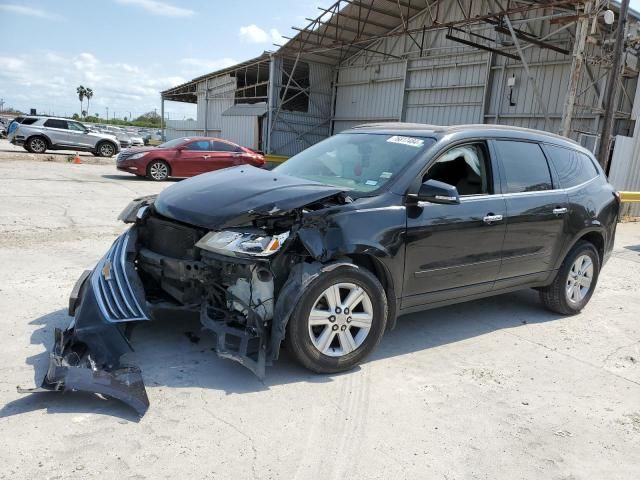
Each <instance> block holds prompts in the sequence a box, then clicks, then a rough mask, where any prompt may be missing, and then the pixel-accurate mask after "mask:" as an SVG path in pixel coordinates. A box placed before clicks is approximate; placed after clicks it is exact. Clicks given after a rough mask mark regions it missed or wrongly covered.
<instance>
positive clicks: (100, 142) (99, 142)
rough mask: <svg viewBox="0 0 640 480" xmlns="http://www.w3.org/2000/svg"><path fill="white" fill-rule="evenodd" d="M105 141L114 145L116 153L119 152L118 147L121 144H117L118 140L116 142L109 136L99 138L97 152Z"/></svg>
mask: <svg viewBox="0 0 640 480" xmlns="http://www.w3.org/2000/svg"><path fill="white" fill-rule="evenodd" d="M105 142H106V143H110V144H111V145H113V149H114V153H117V152H118V148H119V147H120V145H117V144H116V142H114V141H113V140H109V139H108V138H103V139H102V140H98V143H96V152H97V151H98V150H99V149H100V145H102V144H103V143H105Z"/></svg>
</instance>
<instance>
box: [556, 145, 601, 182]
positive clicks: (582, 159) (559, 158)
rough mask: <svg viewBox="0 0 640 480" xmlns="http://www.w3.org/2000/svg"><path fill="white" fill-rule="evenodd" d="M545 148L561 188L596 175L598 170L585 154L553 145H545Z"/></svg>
mask: <svg viewBox="0 0 640 480" xmlns="http://www.w3.org/2000/svg"><path fill="white" fill-rule="evenodd" d="M545 149H546V150H547V152H549V160H551V163H552V164H553V166H554V168H555V169H556V171H557V172H558V179H559V180H560V185H561V186H562V188H571V187H575V186H576V185H580V184H581V183H585V182H588V181H589V180H591V179H592V178H595V177H597V176H598V170H597V169H596V167H595V165H594V164H593V162H592V161H591V159H590V158H589V157H587V156H586V155H585V154H583V153H579V152H576V151H574V150H570V149H568V148H562V147H556V146H555V145H545Z"/></svg>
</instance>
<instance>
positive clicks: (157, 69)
mask: <svg viewBox="0 0 640 480" xmlns="http://www.w3.org/2000/svg"><path fill="white" fill-rule="evenodd" d="M235 63H237V62H236V61H235V60H234V59H231V58H221V59H199V58H185V59H182V60H181V61H177V62H173V63H148V64H140V65H135V66H133V65H130V64H127V63H123V62H121V61H120V62H117V63H116V62H113V63H112V62H110V61H105V60H103V59H102V58H100V57H99V56H98V55H96V54H94V53H91V52H79V53H76V54H72V55H69V54H67V53H63V52H59V51H36V52H34V53H32V54H23V55H11V56H9V55H4V56H3V55H0V91H2V96H3V97H4V99H5V104H6V105H10V106H12V107H15V108H19V109H21V110H23V111H28V109H29V108H36V109H37V110H38V111H40V112H43V113H44V112H46V113H54V114H59V115H65V114H68V115H71V114H73V113H74V112H77V111H78V109H79V102H78V98H77V95H76V87H77V86H78V85H84V86H85V87H90V88H91V89H92V90H93V91H94V97H93V98H92V100H91V112H90V113H92V114H93V113H95V112H98V113H100V115H101V116H103V115H104V113H105V108H106V107H109V112H111V113H112V114H113V113H114V112H115V113H116V115H118V116H119V117H120V118H121V117H122V116H125V115H126V116H127V117H128V116H129V112H131V114H132V115H140V114H142V113H144V112H148V111H150V110H153V109H154V108H158V109H159V107H160V91H162V90H165V89H167V88H170V87H173V86H175V85H180V84H182V83H185V82H186V81H188V80H190V79H191V78H194V77H196V76H198V75H201V74H203V73H207V72H211V71H215V70H218V69H220V68H224V67H226V66H229V65H232V64H235ZM194 110H195V107H194V106H193V105H192V104H181V103H174V102H169V103H168V104H167V105H166V106H165V111H168V112H171V118H182V116H183V115H186V116H194V115H195V112H194Z"/></svg>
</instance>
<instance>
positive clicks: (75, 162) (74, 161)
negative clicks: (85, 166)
mask: <svg viewBox="0 0 640 480" xmlns="http://www.w3.org/2000/svg"><path fill="white" fill-rule="evenodd" d="M73 163H74V164H76V165H80V164H81V163H82V162H81V161H80V155H78V152H76V156H75V157H73Z"/></svg>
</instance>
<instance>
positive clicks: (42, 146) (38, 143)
mask: <svg viewBox="0 0 640 480" xmlns="http://www.w3.org/2000/svg"><path fill="white" fill-rule="evenodd" d="M30 146H31V150H32V151H34V152H35V153H42V152H44V151H45V150H46V149H47V144H46V143H44V140H42V139H41V138H34V139H33V140H31V144H30Z"/></svg>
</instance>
